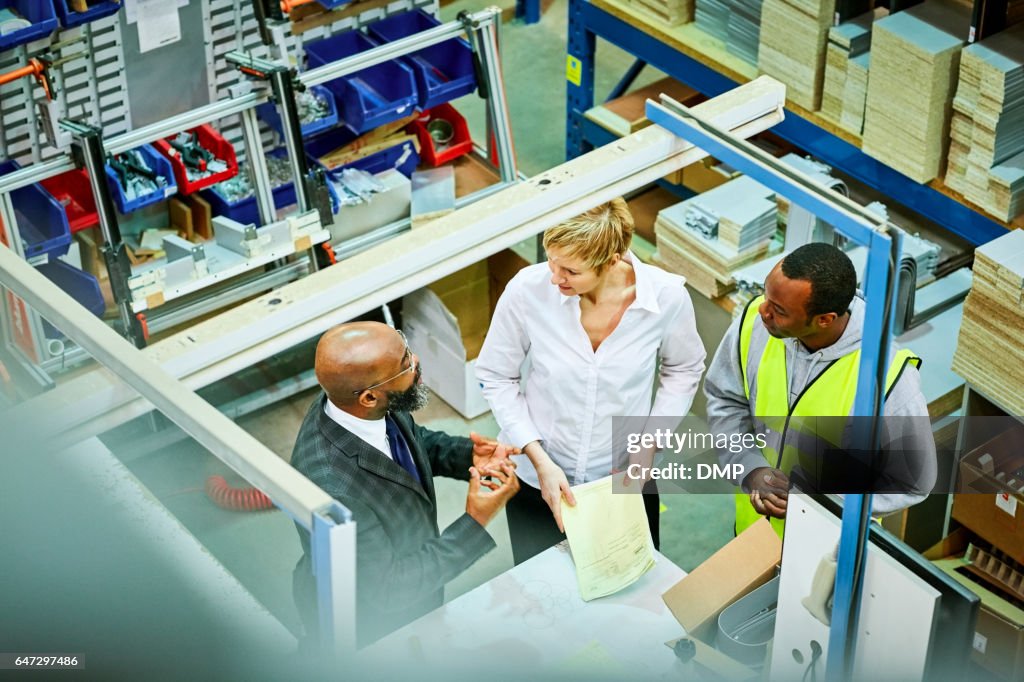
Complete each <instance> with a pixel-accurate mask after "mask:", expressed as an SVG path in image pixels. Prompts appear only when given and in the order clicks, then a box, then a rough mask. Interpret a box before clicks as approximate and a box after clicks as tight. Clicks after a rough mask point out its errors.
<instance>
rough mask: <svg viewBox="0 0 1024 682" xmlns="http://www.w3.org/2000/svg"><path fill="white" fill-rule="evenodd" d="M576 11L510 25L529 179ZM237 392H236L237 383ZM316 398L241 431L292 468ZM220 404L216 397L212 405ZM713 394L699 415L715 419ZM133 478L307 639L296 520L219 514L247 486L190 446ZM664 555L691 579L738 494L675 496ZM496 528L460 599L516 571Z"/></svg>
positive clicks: (561, 4)
mask: <svg viewBox="0 0 1024 682" xmlns="http://www.w3.org/2000/svg"><path fill="white" fill-rule="evenodd" d="M482 5H483V3H481V2H479V0H459V1H458V2H455V3H453V4H450V5H447V6H446V7H445V8H444V9H443V10H442V15H443V17H444V18H445V19H450V18H453V17H454V16H455V14H457V13H458V12H459V11H460V10H462V9H467V8H469V9H473V8H477V7H480V6H482ZM566 15H567V11H566V2H565V1H564V0H556V2H554V3H553V4H552V5H551V6H550V8H549V9H548V10H547V11H546V12H545V14H544V17H543V20H542V21H541V23H540V24H538V25H534V26H525V25H522V24H520V23H516V22H512V23H508V24H506V25H505V26H504V27H503V34H502V35H503V52H504V70H505V77H506V92H507V95H508V100H509V109H510V113H511V119H512V125H513V134H514V139H515V143H516V151H517V156H518V161H519V165H520V169H521V170H522V171H523V172H525V173H527V174H535V173H537V172H540V171H542V170H545V169H547V168H550V167H552V166H555V165H557V164H559V163H561V162H562V161H563V160H564V138H565V129H564V118H565V80H564V79H565V75H564V74H565V70H564V69H565V30H566ZM597 55H598V64H599V68H598V70H597V93H598V97H602V95H603V93H607V92H608V91H609V90H610V89H611V88H612V87H613V86H614V84H615V83H616V82H617V81H618V79H619V77H620V76H621V74H622V73H623V72H624V71H625V70H626V68H628V66H629V65H630V64H631V63H632V58H631V57H630V56H629V55H626V54H625V53H623V52H621V51H619V50H617V49H616V48H614V47H612V46H610V45H606V44H599V47H598V53H597ZM659 77H661V74H659V73H657V72H654V71H653V70H645V72H644V73H643V74H641V77H640V79H639V80H638V81H637V83H638V85H642V84H646V83H648V82H650V81H652V80H655V79H657V78H659ZM457 106H458V108H459V109H460V110H461V111H462V112H463V113H464V114H465V115H466V117H467V119H468V120H469V121H470V123H471V127H472V128H473V130H474V137H475V139H478V140H479V139H483V121H484V115H483V101H482V100H479V99H478V98H476V96H475V95H471V96H468V97H465V98H463V99H462V100H460V101H459V102H458V103H457ZM694 304H695V306H696V309H697V315H698V321H699V327H700V332H701V335H702V337H703V339H704V342H705V346H706V348H707V349H708V353H709V356H710V355H711V354H712V353H713V352H714V350H715V348H716V347H717V344H718V340H719V339H720V338H721V335H722V333H723V332H724V329H725V326H726V324H727V323H728V318H727V316H726V315H725V313H724V312H722V311H721V309H719V308H717V307H716V306H714V305H712V304H710V303H709V302H708V301H706V300H705V299H703V298H701V297H700V296H699V295H695V296H694ZM229 383H230V382H229ZM243 386H244V382H243V383H242V384H240V385H235V386H229V387H228V389H227V390H226V391H220V393H221V395H218V396H217V397H218V398H224V399H225V400H227V399H230V398H231V397H233V395H232V391H235V392H236V393H238V394H244V390H243V389H242V387H243ZM315 394H316V391H315V390H310V391H306V392H304V393H301V394H299V395H296V396H294V397H292V398H291V399H288V400H285V401H282V402H279V403H277V404H276V405H274V406H272V407H269V408H265V409H263V410H260V411H258V412H256V413H253V414H250V415H248V416H246V417H243V418H241V419H239V421H238V423H239V424H240V425H241V426H242V427H243V428H245V429H246V430H248V431H249V432H251V433H252V434H253V435H255V436H256V437H257V438H258V439H259V440H260V441H261V442H263V443H265V444H266V445H267V446H268V447H269V448H270V449H272V450H273V451H274V452H276V453H278V454H279V455H280V456H281V457H282V458H285V459H288V458H289V457H290V454H291V449H292V446H293V444H294V441H295V436H296V434H297V432H298V428H299V424H300V422H301V420H302V417H303V415H304V414H305V411H306V409H307V407H308V406H309V404H310V402H311V401H312V399H313V397H314V396H315ZM209 399H211V400H214V402H216V400H215V399H214V398H209ZM703 412H704V401H703V396H699V397H698V400H697V402H696V403H695V406H694V413H695V414H698V415H703ZM416 417H417V420H418V421H419V422H420V423H422V424H424V425H426V426H429V427H430V428H433V429H438V430H442V431H447V432H448V433H452V434H462V435H467V434H468V433H469V432H470V431H471V430H475V431H478V432H480V433H483V434H485V435H489V436H494V435H496V434H497V432H498V427H497V424H496V422H495V421H494V419H493V418H492V417H491V415H490V414H486V415H484V416H482V417H480V418H478V419H475V420H471V421H467V420H465V419H463V418H461V417H460V416H459V415H458V413H456V412H455V411H454V410H453V409H452V408H450V407H449V406H448V405H446V404H445V403H444V402H443V401H441V400H440V399H436V398H435V399H433V400H432V401H431V403H430V405H429V406H428V407H427V408H425V409H424V410H423V411H421V412H420V413H418V414H417V415H416ZM124 460H125V462H126V464H127V465H128V467H129V469H130V470H131V471H132V473H134V474H135V475H136V476H137V477H138V478H139V479H140V480H141V481H142V482H143V483H144V484H145V485H146V486H147V487H148V488H149V489H150V490H151V491H152V492H153V494H154V495H155V496H156V497H157V498H158V499H159V500H160V501H161V502H162V503H163V504H164V505H166V506H167V508H168V509H169V510H170V511H171V512H172V513H173V514H174V515H175V516H176V517H177V518H178V519H179V520H180V521H181V522H182V523H183V524H184V525H185V526H186V527H187V528H188V529H189V530H190V531H191V532H192V533H193V534H194V535H195V536H196V537H197V538H198V539H199V541H200V542H201V543H202V544H203V545H205V546H206V547H207V548H208V549H209V551H210V552H211V553H212V554H213V555H214V556H215V557H216V558H217V559H218V560H219V561H220V562H221V563H223V564H224V566H225V567H226V568H227V569H228V570H229V571H230V572H232V573H233V574H235V575H236V576H237V577H238V578H239V580H240V581H241V583H242V584H243V585H244V586H245V587H247V588H248V589H249V590H250V591H251V592H252V593H253V595H254V596H255V597H256V598H257V599H258V600H259V601H260V602H262V603H263V604H264V605H265V606H266V607H267V609H268V610H269V611H270V612H271V613H273V614H274V615H275V616H276V617H277V618H278V619H279V620H280V621H281V622H282V623H283V624H284V625H285V626H287V627H288V628H290V629H292V630H293V631H296V632H297V631H298V628H299V625H298V623H299V621H298V618H297V614H296V613H295V610H294V606H293V604H292V600H291V571H292V567H293V566H294V565H295V562H296V560H297V559H298V557H299V554H300V549H299V542H298V536H297V533H296V531H295V527H294V525H293V524H292V522H291V520H290V519H289V518H288V517H287V516H286V515H285V514H282V513H281V512H279V511H270V512H261V513H240V512H230V511H224V510H221V509H219V508H217V507H215V506H214V505H213V504H212V503H211V502H210V501H209V500H208V499H207V498H206V496H205V495H204V494H203V483H204V481H205V480H206V478H207V477H208V476H210V475H213V474H221V475H224V476H225V478H227V480H228V481H229V482H230V483H232V484H233V485H236V486H243V485H244V482H243V481H241V480H240V479H239V478H238V477H237V476H235V475H234V474H233V473H232V472H230V471H229V470H228V468H227V467H226V466H225V465H224V464H222V463H221V462H220V461H219V460H217V459H216V458H214V457H213V456H212V455H210V454H209V453H207V452H206V451H205V450H203V449H202V448H201V447H199V446H198V445H197V444H195V443H194V442H191V441H190V440H183V441H179V442H177V443H174V444H171V445H168V446H167V447H164V448H161V449H159V450H155V451H152V452H149V453H147V454H131V453H128V454H126V455H124ZM466 489H467V484H466V483H463V482H460V481H453V480H449V479H438V480H437V492H438V502H439V522H440V525H441V527H442V528H443V527H445V526H446V525H447V524H449V523H450V522H451V521H453V520H454V519H455V518H457V517H458V516H459V515H461V514H462V513H463V512H464V508H465V495H466ZM663 504H664V510H663V514H662V552H664V553H665V554H666V555H667V556H668V557H669V558H670V559H672V560H673V561H674V562H676V563H677V564H678V565H679V566H681V567H682V568H683V569H685V570H690V569H692V568H694V567H695V566H696V565H698V564H699V563H701V562H702V561H703V560H704V559H705V558H707V557H708V556H709V555H710V554H711V553H713V552H714V551H715V550H716V549H718V548H719V547H721V546H722V545H723V544H724V543H725V542H727V541H728V540H729V539H730V538H731V537H732V524H733V519H732V506H731V505H732V502H731V497H729V496H725V497H722V496H708V495H704V496H696V495H670V496H664V497H663ZM488 530H489V531H490V532H491V534H492V535H493V536H494V538H495V540H496V541H497V543H498V548H497V549H496V550H495V551H493V552H491V553H490V554H488V555H487V556H486V557H484V558H483V559H481V560H480V561H479V562H477V563H476V564H475V565H474V566H472V567H471V568H470V569H469V570H467V571H466V572H465V573H464V574H462V575H461V576H459V578H457V579H456V580H455V581H453V582H452V583H450V584H449V586H448V589H447V597H448V598H449V599H451V598H453V597H455V596H458V595H459V594H462V593H463V592H466V591H468V590H470V589H472V588H474V587H476V586H477V585H479V584H481V583H483V582H485V581H487V580H490V579H491V578H493V577H494V576H496V575H498V574H500V573H502V572H504V571H505V570H507V569H508V568H510V567H511V566H512V555H511V549H510V546H509V541H508V529H507V524H506V521H505V518H504V514H501V515H500V516H499V517H498V518H497V519H496V520H495V521H494V522H493V523H492V524H491V526H489V527H488Z"/></svg>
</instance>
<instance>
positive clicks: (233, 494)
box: [206, 475, 274, 511]
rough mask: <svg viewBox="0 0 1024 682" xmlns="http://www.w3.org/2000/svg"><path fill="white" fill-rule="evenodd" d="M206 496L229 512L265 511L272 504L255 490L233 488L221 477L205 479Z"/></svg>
mask: <svg viewBox="0 0 1024 682" xmlns="http://www.w3.org/2000/svg"><path fill="white" fill-rule="evenodd" d="M206 496H207V497H209V498H210V501H212V502H213V503H214V504H215V505H217V506H218V507H220V508H222V509H229V510H231V511H267V510H268V509H273V508H274V503H273V502H271V501H270V498H269V497H267V496H266V495H264V494H263V493H262V492H261V491H260V490H258V489H256V488H233V487H232V486H231V484H230V483H228V482H227V481H226V480H224V477H223V476H218V475H213V476H210V477H209V478H207V479H206Z"/></svg>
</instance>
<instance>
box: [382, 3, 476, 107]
mask: <svg viewBox="0 0 1024 682" xmlns="http://www.w3.org/2000/svg"><path fill="white" fill-rule="evenodd" d="M440 25H441V22H440V21H438V20H437V19H435V18H434V17H433V16H431V15H430V14H428V13H426V12H424V11H423V10H421V9H418V10H414V11H412V12H404V13H402V14H395V15H393V16H390V17H388V18H387V19H381V20H380V21H378V22H375V23H373V24H370V26H369V27H367V29H366V30H367V32H368V33H369V34H370V37H372V38H374V39H376V40H377V41H379V42H381V43H389V42H392V41H395V40H399V39H401V38H406V37H408V36H411V35H414V34H416V33H419V32H420V31H426V30H427V29H430V28H434V27H435V26H440ZM401 61H402V62H403V63H404V64H405V65H406V66H408V67H409V68H410V69H412V71H413V74H414V75H415V76H416V89H417V90H418V91H419V100H418V103H419V108H420V109H430V108H433V107H436V106H437V105H439V104H443V103H445V102H448V101H449V100H453V99H455V98H456V97H462V96H463V95H466V94H469V93H471V92H473V90H475V89H476V75H475V73H474V71H473V50H472V48H471V47H470V46H469V43H468V42H467V41H466V40H464V39H462V38H452V39H451V40H446V41H444V42H443V43H438V44H436V45H431V46H430V47H425V48H423V49H422V50H418V51H416V52H413V53H411V54H408V55H406V56H404V57H402V58H401Z"/></svg>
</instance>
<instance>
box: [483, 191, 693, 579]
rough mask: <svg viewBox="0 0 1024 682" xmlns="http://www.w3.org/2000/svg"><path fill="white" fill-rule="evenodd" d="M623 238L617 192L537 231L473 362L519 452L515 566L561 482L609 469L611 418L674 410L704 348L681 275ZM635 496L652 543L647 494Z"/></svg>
mask: <svg viewBox="0 0 1024 682" xmlns="http://www.w3.org/2000/svg"><path fill="white" fill-rule="evenodd" d="M632 236H633V216H632V215H631V214H630V213H629V209H628V208H627V206H626V202H625V201H624V200H623V199H621V198H618V199H614V200H612V201H610V202H608V203H605V204H602V205H600V206H598V207H596V208H593V209H591V210H589V211H587V212H585V213H583V214H581V215H579V216H577V217H576V218H574V219H572V220H570V221H568V222H566V223H563V224H561V225H558V226H557V227H554V228H552V229H550V230H548V231H547V232H545V233H544V248H545V250H546V251H547V256H548V261H547V263H539V264H537V265H531V266H529V267H526V268H523V269H522V270H521V271H520V272H519V273H518V274H517V275H516V276H515V277H514V278H513V279H512V281H510V282H509V284H508V286H507V287H506V288H505V291H504V293H503V294H502V295H501V298H500V299H499V300H498V305H497V308H496V309H495V312H494V318H493V319H492V321H491V326H490V329H489V330H488V332H487V338H486V339H485V341H484V345H483V348H482V350H481V351H480V355H479V358H478V359H477V365H476V376H477V379H478V380H479V381H480V383H481V384H482V386H483V391H484V396H485V397H486V398H487V400H488V402H489V403H490V406H491V410H492V411H493V412H494V415H495V418H496V419H497V420H498V424H499V425H500V427H501V436H500V440H501V441H502V442H507V443H511V444H512V445H514V446H516V447H519V448H522V450H523V452H524V455H522V456H520V458H519V459H520V462H519V468H518V470H517V474H518V475H519V478H520V479H521V481H522V486H521V489H520V493H519V495H517V496H516V497H514V498H512V500H511V501H510V502H509V504H508V506H507V508H506V515H507V517H508V525H509V534H510V535H511V539H512V552H513V557H514V559H515V563H516V564H519V563H522V562H523V561H526V560H527V559H529V558H530V557H532V556H534V555H535V554H537V553H539V552H541V551H543V550H544V549H547V548H548V547H550V546H552V545H554V544H555V543H557V542H558V541H559V540H561V539H562V537H563V534H562V533H563V526H562V519H561V503H560V501H561V498H562V497H565V499H566V501H567V502H568V503H569V504H575V499H574V498H573V494H572V491H571V490H570V486H573V485H578V484H580V483H584V482H586V481H591V480H594V479H597V478H601V477H604V476H607V475H608V474H609V473H611V468H612V457H613V452H612V417H616V416H643V415H652V416H669V415H678V416H682V415H685V414H687V412H689V410H690V405H691V404H692V402H693V396H694V395H695V394H696V392H697V388H698V385H699V383H700V377H701V374H702V373H703V371H704V357H705V353H704V345H703V343H702V342H701V340H700V337H699V336H697V328H696V324H695V320H694V313H693V304H692V302H691V301H690V296H689V294H688V293H687V291H686V288H685V287H684V286H683V278H682V277H679V276H678V275H673V274H669V273H667V272H665V271H663V270H660V269H659V268H656V267H653V266H650V265H646V264H644V263H641V262H640V261H639V259H637V258H636V257H635V256H634V255H633V254H632V253H631V252H630V251H629V244H630V241H631V239H632ZM526 364H528V366H529V372H528V376H524V373H523V371H522V370H523V368H524V365H526ZM523 460H528V461H523ZM644 503H645V505H646V506H647V511H648V514H647V515H648V520H649V521H650V525H651V534H652V537H653V539H654V542H655V546H656V547H657V546H658V541H659V534H658V516H657V514H658V499H657V496H656V495H645V496H644Z"/></svg>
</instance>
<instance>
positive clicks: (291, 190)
mask: <svg viewBox="0 0 1024 682" xmlns="http://www.w3.org/2000/svg"><path fill="white" fill-rule="evenodd" d="M287 154H288V150H286V149H285V148H283V147H280V148H278V149H273V150H271V151H270V152H269V153H268V154H267V156H274V157H277V158H286V156H287ZM310 163H315V161H312V160H310ZM327 191H328V192H329V193H330V195H331V206H332V207H333V209H334V212H335V213H337V212H338V209H339V208H340V205H339V204H340V201H339V199H338V195H337V194H336V193H335V191H334V189H333V188H332V187H331V186H330V185H327ZM202 194H203V198H204V199H206V200H207V201H209V202H210V208H212V209H213V214H214V215H220V216H225V217H227V218H231V219H232V220H235V221H237V222H240V223H242V224H243V225H247V224H249V223H252V224H254V225H260V224H261V221H260V209H259V206H257V205H256V195H255V194H254V195H252V196H250V197H246V198H245V199H241V200H239V201H235V202H231V201H228V200H227V199H226V198H225V197H224V195H222V194H221V193H220V190H219V189H218V185H213V186H212V187H210V188H209V189H207V190H203V193H202ZM271 194H272V195H273V197H274V208H276V209H282V208H284V207H286V206H292V205H293V204H295V203H296V202H297V201H298V198H297V197H296V195H295V183H294V182H286V183H285V184H283V185H278V186H277V187H274V188H273V189H272V190H271Z"/></svg>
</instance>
